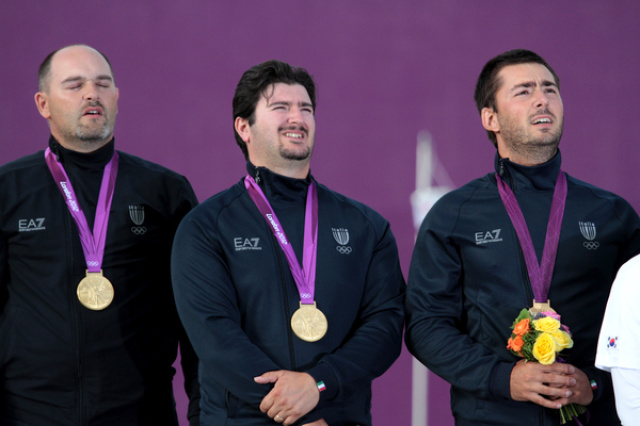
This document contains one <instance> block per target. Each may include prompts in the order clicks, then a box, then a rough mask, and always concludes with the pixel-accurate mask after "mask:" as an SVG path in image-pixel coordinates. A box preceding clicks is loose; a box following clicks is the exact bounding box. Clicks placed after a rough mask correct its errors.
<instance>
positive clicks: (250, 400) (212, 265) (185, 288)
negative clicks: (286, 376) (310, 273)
mask: <svg viewBox="0 0 640 426" xmlns="http://www.w3.org/2000/svg"><path fill="white" fill-rule="evenodd" d="M210 235H211V231H210V230H204V229H203V228H202V227H201V226H200V224H199V223H197V222H196V221H195V220H194V219H192V218H191V216H187V217H186V218H185V220H183V221H182V223H181V224H180V227H179V228H178V232H177V233H176V237H175V241H174V245H173V252H172V260H171V266H172V267H171V270H172V278H173V287H174V293H175V298H176V306H177V308H178V313H179V315H180V318H181V319H182V323H183V324H184V327H185V329H186V331H187V334H188V336H189V339H190V340H191V343H192V345H193V347H194V349H195V352H196V353H197V355H198V358H199V360H200V364H199V368H200V377H202V376H205V377H206V378H207V379H206V380H214V381H215V382H216V383H218V384H220V385H221V386H223V387H224V388H225V389H227V390H228V391H229V392H231V393H232V394H233V395H235V396H236V397H237V398H239V399H241V400H243V401H244V402H245V403H247V404H250V405H253V406H255V407H257V406H259V405H260V402H261V401H262V399H263V398H264V397H265V396H266V394H267V388H266V387H265V386H264V385H259V384H257V383H255V382H254V380H253V378H254V377H256V376H259V375H261V374H262V373H264V372H265V371H273V370H279V369H280V368H279V367H278V365H277V364H276V363H274V362H273V361H272V360H270V359H269V358H268V357H267V356H266V355H265V354H264V353H263V352H262V351H261V350H260V349H259V348H258V347H257V346H256V345H254V344H253V343H252V342H251V341H250V340H249V338H248V337H247V335H246V334H245V332H244V331H243V330H242V328H241V321H242V318H241V314H240V311H239V309H238V299H237V296H236V293H235V290H234V286H233V283H232V282H231V277H230V275H229V272H228V270H227V268H226V263H225V259H224V254H223V251H222V249H221V248H220V246H219V243H218V241H217V240H215V239H214V238H211V237H210Z"/></svg>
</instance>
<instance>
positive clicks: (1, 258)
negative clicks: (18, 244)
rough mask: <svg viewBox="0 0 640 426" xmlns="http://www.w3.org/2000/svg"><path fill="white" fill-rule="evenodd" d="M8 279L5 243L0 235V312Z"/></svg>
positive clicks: (5, 297)
mask: <svg viewBox="0 0 640 426" xmlns="http://www.w3.org/2000/svg"><path fill="white" fill-rule="evenodd" d="M8 279H9V266H8V265H7V242H6V241H5V239H4V235H2V234H0V312H2V310H3V308H4V303H5V302H6V300H7V281H8Z"/></svg>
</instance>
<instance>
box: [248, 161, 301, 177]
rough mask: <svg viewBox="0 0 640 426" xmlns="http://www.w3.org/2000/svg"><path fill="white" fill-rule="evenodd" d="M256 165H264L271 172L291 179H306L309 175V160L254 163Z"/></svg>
mask: <svg viewBox="0 0 640 426" xmlns="http://www.w3.org/2000/svg"><path fill="white" fill-rule="evenodd" d="M252 163H253V165H254V166H256V167H266V168H267V169H269V170H271V171H272V172H274V173H276V174H279V175H281V176H286V177H289V178H293V179H306V178H307V176H309V170H310V167H309V161H308V160H307V161H283V162H281V163H279V164H263V163H260V162H258V163H254V162H253V161H252Z"/></svg>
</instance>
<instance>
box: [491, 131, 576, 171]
mask: <svg viewBox="0 0 640 426" xmlns="http://www.w3.org/2000/svg"><path fill="white" fill-rule="evenodd" d="M563 127H564V123H563V122H560V125H559V126H558V127H557V128H555V129H545V130H543V131H542V133H543V134H542V135H539V136H534V135H533V134H532V133H531V131H529V129H528V128H522V127H520V128H516V126H509V125H507V126H503V127H502V129H501V133H502V138H503V140H504V142H505V146H506V147H507V148H508V149H509V151H510V152H513V153H516V154H518V155H519V156H521V157H522V158H524V159H526V160H527V161H528V162H529V163H531V164H543V163H546V162H547V161H549V160H550V159H551V158H553V156H554V155H555V154H556V152H557V151H558V145H560V139H561V138H562V131H563Z"/></svg>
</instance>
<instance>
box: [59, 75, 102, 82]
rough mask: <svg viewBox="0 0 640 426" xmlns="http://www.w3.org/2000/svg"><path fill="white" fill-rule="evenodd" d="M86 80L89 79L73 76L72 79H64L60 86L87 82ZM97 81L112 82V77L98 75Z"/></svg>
mask: <svg viewBox="0 0 640 426" xmlns="http://www.w3.org/2000/svg"><path fill="white" fill-rule="evenodd" d="M87 80H89V79H87V78H84V77H81V76H79V75H78V76H73V77H69V78H66V79H64V80H62V84H68V83H76V82H79V81H87ZM98 80H100V81H104V80H108V81H113V77H111V76H110V75H108V74H105V75H99V76H98V77H96V81H98Z"/></svg>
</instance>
